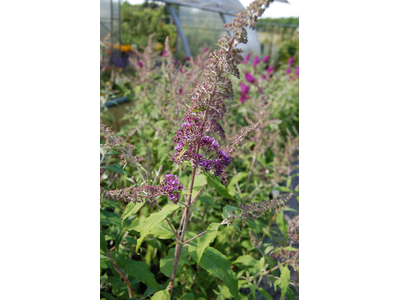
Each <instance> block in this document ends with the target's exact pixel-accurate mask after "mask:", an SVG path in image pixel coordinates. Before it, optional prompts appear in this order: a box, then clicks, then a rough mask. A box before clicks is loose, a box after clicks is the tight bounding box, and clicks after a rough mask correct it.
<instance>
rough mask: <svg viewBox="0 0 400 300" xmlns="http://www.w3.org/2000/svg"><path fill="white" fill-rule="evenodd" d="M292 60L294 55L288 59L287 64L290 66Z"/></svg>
mask: <svg viewBox="0 0 400 300" xmlns="http://www.w3.org/2000/svg"><path fill="white" fill-rule="evenodd" d="M293 62H294V56H292V57H290V58H289V59H288V62H287V65H288V66H289V67H290V66H291V65H292V64H293Z"/></svg>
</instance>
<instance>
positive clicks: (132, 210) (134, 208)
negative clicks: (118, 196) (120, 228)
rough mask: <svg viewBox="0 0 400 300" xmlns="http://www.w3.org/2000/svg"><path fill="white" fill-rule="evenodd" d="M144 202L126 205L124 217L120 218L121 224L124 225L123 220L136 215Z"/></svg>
mask: <svg viewBox="0 0 400 300" xmlns="http://www.w3.org/2000/svg"><path fill="white" fill-rule="evenodd" d="M145 203H146V202H145V201H143V202H138V203H133V202H129V203H128V205H127V206H126V208H125V211H124V215H123V216H122V224H123V223H124V220H125V219H127V218H129V217H130V216H132V215H134V214H136V213H137V212H138V211H139V209H141V208H142V206H143V205H144V204H145Z"/></svg>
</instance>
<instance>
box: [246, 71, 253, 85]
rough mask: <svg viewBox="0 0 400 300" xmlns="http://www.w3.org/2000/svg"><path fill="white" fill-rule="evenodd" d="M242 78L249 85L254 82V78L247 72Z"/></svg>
mask: <svg viewBox="0 0 400 300" xmlns="http://www.w3.org/2000/svg"><path fill="white" fill-rule="evenodd" d="M244 78H245V79H246V80H247V81H248V82H250V83H254V82H256V79H255V78H254V76H253V75H251V74H250V73H249V72H246V75H245V76H244Z"/></svg>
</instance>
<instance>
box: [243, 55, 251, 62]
mask: <svg viewBox="0 0 400 300" xmlns="http://www.w3.org/2000/svg"><path fill="white" fill-rule="evenodd" d="M250 56H251V54H250V53H249V54H247V55H246V57H245V58H244V60H242V64H247V62H248V61H249V59H250Z"/></svg>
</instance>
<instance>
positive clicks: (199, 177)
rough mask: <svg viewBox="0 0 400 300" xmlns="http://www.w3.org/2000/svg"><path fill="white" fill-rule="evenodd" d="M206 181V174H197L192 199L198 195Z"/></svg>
mask: <svg viewBox="0 0 400 300" xmlns="http://www.w3.org/2000/svg"><path fill="white" fill-rule="evenodd" d="M205 183H206V177H205V176H204V174H200V175H196V177H195V178H194V182H193V191H192V199H193V197H194V196H196V194H197V192H198V191H199V190H200V189H201V187H202V186H203V185H204V184H205Z"/></svg>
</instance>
